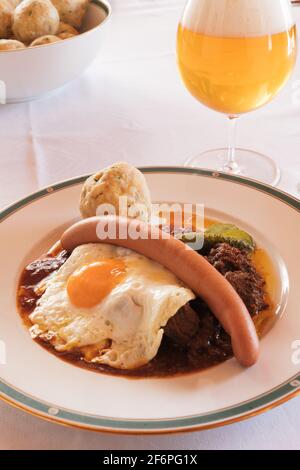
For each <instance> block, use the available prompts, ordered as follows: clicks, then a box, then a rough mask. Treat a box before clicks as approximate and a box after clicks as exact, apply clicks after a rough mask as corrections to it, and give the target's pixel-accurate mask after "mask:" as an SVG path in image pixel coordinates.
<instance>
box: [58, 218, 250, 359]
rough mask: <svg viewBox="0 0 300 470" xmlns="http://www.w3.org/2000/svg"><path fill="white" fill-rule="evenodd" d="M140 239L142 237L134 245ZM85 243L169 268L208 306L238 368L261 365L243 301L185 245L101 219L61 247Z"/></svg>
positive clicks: (72, 232)
mask: <svg viewBox="0 0 300 470" xmlns="http://www.w3.org/2000/svg"><path fill="white" fill-rule="evenodd" d="M110 227H115V228H116V230H115V233H110V235H109V237H108V238H105V235H104V234H105V233H107V231H108V229H109V228H110ZM112 232H113V231H112ZM136 233H139V234H140V236H139V237H138V238H137V239H134V238H135V236H134V235H133V234H136ZM99 237H100V238H99ZM87 243H109V244H112V245H118V246H122V247H125V248H129V249H131V250H134V251H136V252H137V253H140V254H142V255H144V256H146V257H147V258H150V259H152V260H154V261H157V262H159V263H160V264H162V265H163V266H165V267H166V268H167V269H169V270H170V271H171V272H173V273H174V274H175V275H176V276H177V277H178V278H179V279H180V280H181V281H182V282H184V283H185V284H186V285H187V286H188V287H190V289H191V290H193V292H194V293H195V294H196V295H198V296H199V297H201V298H202V299H203V300H204V301H205V302H206V303H207V305H208V306H209V308H210V309H211V311H212V312H213V313H214V315H215V316H216V318H217V319H218V320H219V322H220V323H221V325H222V326H223V328H224V329H225V331H226V332H227V333H228V334H229V335H230V337H231V343H232V349H233V352H234V355H235V357H236V358H237V360H238V361H239V363H240V364H242V365H243V366H246V367H250V366H252V365H253V364H255V363H256V362H257V360H258V356H259V340H258V336H257V333H256V330H255V326H254V323H253V321H252V319H251V316H250V314H249V312H248V310H247V308H246V306H245V304H244V303H243V301H242V299H241V298H240V297H239V295H238V294H237V293H236V291H235V290H234V288H233V287H232V286H231V284H230V283H229V282H228V281H227V280H226V279H225V278H224V277H223V276H222V274H220V273H219V272H218V271H217V270H216V269H215V268H214V267H213V266H212V265H211V264H210V263H209V262H208V261H207V260H206V259H205V258H204V257H203V256H201V255H199V254H198V253H197V252H195V251H194V250H192V249H191V248H190V247H188V246H187V245H185V244H184V243H183V242H182V241H180V240H177V239H175V238H174V237H172V236H171V235H169V234H166V233H165V232H162V231H161V230H160V229H159V228H158V227H155V226H153V225H149V224H146V223H144V222H140V221H138V220H136V219H127V218H122V217H115V216H101V217H91V218H89V219H85V220H82V221H80V222H77V223H75V224H74V225H72V226H71V227H70V228H69V229H67V230H66V231H65V232H64V233H63V235H62V237H61V245H62V247H63V248H64V249H65V250H67V251H72V250H73V249H74V248H76V247H77V246H78V245H83V244H87Z"/></svg>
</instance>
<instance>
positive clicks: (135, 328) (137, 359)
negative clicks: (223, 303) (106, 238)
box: [30, 244, 195, 369]
mask: <svg viewBox="0 0 300 470" xmlns="http://www.w3.org/2000/svg"><path fill="white" fill-rule="evenodd" d="M194 298H195V296H194V294H193V292H192V291H191V290H190V289H188V288H187V287H186V286H184V285H183V284H182V283H181V281H179V280H178V279H177V278H176V277H175V276H174V275H173V274H172V273H171V272H170V271H168V270H167V269H165V268H164V267H163V266H161V265H160V264H158V263H156V262H154V261H151V260H150V259H148V258H145V257H144V256H142V255H140V254H137V253H135V252H133V251H131V250H127V249H124V248H121V247H117V246H112V245H108V244H88V245H81V246H79V247H77V248H76V249H75V250H74V251H73V252H72V254H71V256H70V257H69V258H68V260H67V261H66V262H65V264H64V265H63V266H62V267H61V268H60V269H59V270H58V271H57V272H56V273H55V274H54V275H52V276H50V277H49V279H48V280H47V282H46V289H45V292H44V294H43V295H42V297H41V298H40V299H39V301H38V303H37V306H36V308H35V310H34V311H33V312H32V314H31V315H30V320H31V322H32V324H33V327H32V328H31V334H32V336H33V337H41V338H43V339H44V340H46V341H49V342H51V344H52V345H53V346H54V348H55V349H56V350H57V351H69V352H71V351H78V350H80V351H81V352H82V354H83V356H84V358H85V360H87V361H90V362H95V363H100V364H106V365H109V366H111V367H114V368H118V369H134V368H137V367H140V366H142V365H145V364H147V363H148V362H149V361H151V359H153V358H154V357H155V356H156V354H157V351H158V349H159V346H160V344H161V341H162V337H163V327H164V326H165V325H166V324H167V322H168V320H169V319H170V318H171V317H172V316H174V315H175V314H176V312H177V311H178V310H179V309H180V308H181V307H182V306H183V305H185V304H186V303H187V302H189V301H190V300H192V299H194Z"/></svg>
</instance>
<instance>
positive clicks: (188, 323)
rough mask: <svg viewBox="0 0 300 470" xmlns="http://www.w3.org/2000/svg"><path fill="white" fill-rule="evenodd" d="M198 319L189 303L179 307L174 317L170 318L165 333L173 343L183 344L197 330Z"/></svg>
mask: <svg viewBox="0 0 300 470" xmlns="http://www.w3.org/2000/svg"><path fill="white" fill-rule="evenodd" d="M199 324H200V320H199V317H198V315H197V313H196V312H195V311H194V310H193V309H192V307H191V306H190V305H189V304H186V305H184V306H183V307H181V308H180V309H179V310H178V312H177V313H176V315H174V317H172V318H170V320H169V321H168V323H167V325H166V327H165V335H166V336H168V337H169V338H170V339H172V340H173V341H174V342H175V343H177V344H179V345H181V346H185V345H186V344H187V343H188V342H189V341H190V340H191V339H192V338H193V337H194V336H195V335H196V333H197V332H198V330H199Z"/></svg>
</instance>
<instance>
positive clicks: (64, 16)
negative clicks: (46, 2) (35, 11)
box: [52, 0, 89, 29]
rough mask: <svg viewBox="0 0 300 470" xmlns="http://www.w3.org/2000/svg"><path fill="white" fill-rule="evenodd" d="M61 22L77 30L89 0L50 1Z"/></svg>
mask: <svg viewBox="0 0 300 470" xmlns="http://www.w3.org/2000/svg"><path fill="white" fill-rule="evenodd" d="M52 3H53V4H54V6H55V7H56V8H57V10H58V13H59V16H60V19H61V21H63V22H64V23H68V24H70V25H71V26H74V28H77V29H79V28H80V27H81V25H82V21H83V18H84V15H85V13H86V10H87V7H88V4H89V0H52Z"/></svg>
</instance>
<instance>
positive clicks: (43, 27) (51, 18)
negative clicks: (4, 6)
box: [12, 0, 59, 43]
mask: <svg viewBox="0 0 300 470" xmlns="http://www.w3.org/2000/svg"><path fill="white" fill-rule="evenodd" d="M58 26H59V15H58V12H57V10H56V8H55V7H54V5H53V4H52V3H51V1H50V0H23V2H22V3H20V5H18V6H17V8H16V9H15V11H14V18H13V28H12V29H13V33H14V35H15V37H16V38H17V39H19V40H20V41H23V42H25V43H26V42H27V43H31V42H32V41H34V40H35V39H37V38H40V37H41V36H47V35H49V34H51V35H55V34H56V33H57V30H58Z"/></svg>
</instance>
